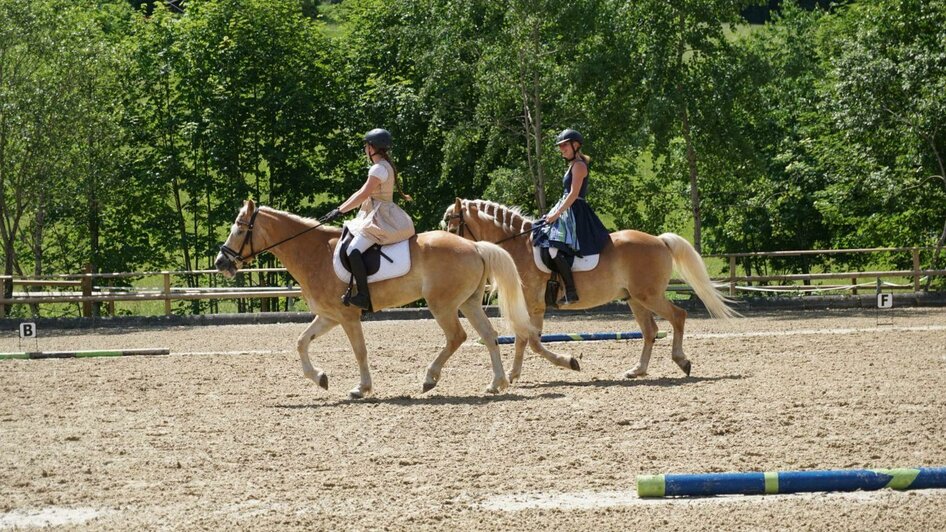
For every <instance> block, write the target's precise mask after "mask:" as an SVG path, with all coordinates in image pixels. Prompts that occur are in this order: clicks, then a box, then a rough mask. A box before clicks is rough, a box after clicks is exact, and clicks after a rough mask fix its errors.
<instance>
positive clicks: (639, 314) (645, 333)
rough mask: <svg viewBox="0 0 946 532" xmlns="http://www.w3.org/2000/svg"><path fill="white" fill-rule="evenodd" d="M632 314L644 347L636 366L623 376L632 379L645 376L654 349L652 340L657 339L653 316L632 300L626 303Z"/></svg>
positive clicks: (648, 310)
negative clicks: (639, 329)
mask: <svg viewBox="0 0 946 532" xmlns="http://www.w3.org/2000/svg"><path fill="white" fill-rule="evenodd" d="M627 303H628V305H629V306H630V307H631V312H633V313H634V319H635V320H637V325H638V326H639V327H640V328H641V336H642V337H643V340H644V347H643V349H641V358H640V361H638V363H637V365H636V366H634V367H633V368H632V369H631V370H629V371H627V372H626V373H625V374H624V376H625V377H627V378H629V379H633V378H635V377H643V376H644V375H647V366H648V365H649V364H650V353H651V351H652V350H653V348H654V340H655V339H656V338H657V322H656V321H654V314H653V312H651V311H650V309H648V308H647V307H645V306H644V305H642V304H640V303H638V302H637V301H635V300H634V299H629V300H628V301H627Z"/></svg>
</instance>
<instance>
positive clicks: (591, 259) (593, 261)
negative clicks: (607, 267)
mask: <svg viewBox="0 0 946 532" xmlns="http://www.w3.org/2000/svg"><path fill="white" fill-rule="evenodd" d="M559 253H562V251H559ZM599 257H600V254H594V255H587V256H579V255H571V254H568V255H566V258H567V259H568V264H569V265H571V267H572V273H575V272H587V271H591V270H593V269H595V268H597V267H598V258H599ZM532 258H533V259H534V260H535V267H536V268H538V269H539V271H543V272H545V273H553V272H555V264H554V263H553V262H552V256H551V255H549V248H543V247H540V246H533V248H532Z"/></svg>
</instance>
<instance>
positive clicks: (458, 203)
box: [453, 198, 463, 212]
mask: <svg viewBox="0 0 946 532" xmlns="http://www.w3.org/2000/svg"><path fill="white" fill-rule="evenodd" d="M462 201H463V200H461V199H460V198H457V201H456V203H454V204H453V212H460V209H461V208H463V204H462Z"/></svg>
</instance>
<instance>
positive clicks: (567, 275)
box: [552, 252, 578, 307]
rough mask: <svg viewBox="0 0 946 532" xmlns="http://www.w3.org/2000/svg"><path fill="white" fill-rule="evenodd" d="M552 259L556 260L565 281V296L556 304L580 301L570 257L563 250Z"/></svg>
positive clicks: (559, 272) (556, 265)
mask: <svg viewBox="0 0 946 532" xmlns="http://www.w3.org/2000/svg"><path fill="white" fill-rule="evenodd" d="M552 260H554V261H555V268H556V269H557V270H558V274H559V275H561V276H562V281H563V282H564V283H565V297H563V298H562V299H559V300H558V302H557V303H556V304H557V305H558V306H560V307H561V306H562V305H568V304H570V303H574V302H576V301H578V292H577V291H576V290H575V279H574V278H572V268H571V266H569V265H568V259H567V258H565V255H564V254H562V252H559V253H558V255H555V258H554V259H552Z"/></svg>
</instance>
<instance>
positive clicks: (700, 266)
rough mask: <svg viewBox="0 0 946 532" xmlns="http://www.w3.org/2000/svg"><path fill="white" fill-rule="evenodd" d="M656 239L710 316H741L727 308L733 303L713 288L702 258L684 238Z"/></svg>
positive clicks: (724, 317) (668, 235)
mask: <svg viewBox="0 0 946 532" xmlns="http://www.w3.org/2000/svg"><path fill="white" fill-rule="evenodd" d="M657 238H659V239H660V240H663V243H664V244H666V245H667V247H668V248H670V255H671V256H672V257H673V265H674V266H675V267H676V268H677V271H678V272H680V275H681V276H682V277H683V280H684V281H686V282H687V284H689V285H690V286H691V287H693V291H694V292H696V295H697V296H698V297H699V298H700V300H702V301H703V304H704V305H706V310H708V311H709V313H710V316H713V317H714V318H722V319H730V318H734V317H737V316H742V315H741V314H739V313H738V312H736V311H735V310H733V309H732V308H730V307H729V305H730V304H732V303H734V301H733V300H731V299H728V298H726V297H724V296H723V295H722V294H720V293H719V291H717V290H716V287H714V286H713V282H712V281H711V280H710V277H709V272H707V271H706V264H705V263H704V262H703V258H702V257H700V254H699V253H697V252H696V249H694V248H693V246H692V245H691V244H690V243H689V242H687V240H686V239H685V238H683V237H682V236H680V235H677V234H674V233H664V234H662V235H660V236H658V237H657Z"/></svg>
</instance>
